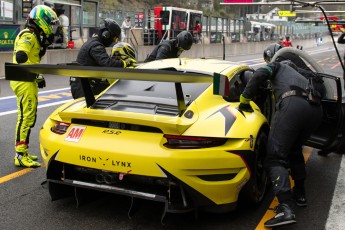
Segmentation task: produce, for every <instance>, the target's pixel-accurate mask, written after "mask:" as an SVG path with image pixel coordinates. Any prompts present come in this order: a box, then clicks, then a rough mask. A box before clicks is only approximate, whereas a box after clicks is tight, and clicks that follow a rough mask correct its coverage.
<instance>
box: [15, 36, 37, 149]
mask: <svg viewBox="0 0 345 230" xmlns="http://www.w3.org/2000/svg"><path fill="white" fill-rule="evenodd" d="M18 51H23V52H25V53H26V55H27V57H28V58H27V61H26V62H24V63H22V64H39V63H40V61H41V57H40V51H41V45H40V42H39V40H38V39H37V37H36V35H35V33H34V32H33V31H32V30H30V29H24V30H22V31H21V32H20V33H19V34H18V36H17V37H16V40H15V43H14V52H13V63H18V62H17V59H16V53H17V52H18ZM10 86H11V88H12V90H13V92H14V93H15V95H16V97H17V107H18V119H17V125H16V133H15V135H16V136H15V150H16V152H17V153H22V154H25V153H27V152H28V146H29V136H30V131H31V128H32V127H34V125H35V122H36V113H37V97H38V86H37V83H36V82H35V81H34V82H24V81H11V82H10Z"/></svg>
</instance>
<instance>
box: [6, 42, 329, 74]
mask: <svg viewBox="0 0 345 230" xmlns="http://www.w3.org/2000/svg"><path fill="white" fill-rule="evenodd" d="M330 41H331V37H330V36H326V37H323V42H324V43H326V42H330ZM271 43H273V42H272V41H265V42H246V43H242V42H241V43H229V44H226V45H225V55H226V56H234V55H245V54H256V53H262V52H263V50H264V49H265V48H266V47H267V46H268V45H269V44H271ZM293 44H294V45H295V46H297V45H299V46H303V47H304V48H308V47H313V46H316V42H315V39H310V40H295V41H293ZM153 49H154V46H139V47H138V55H137V61H138V62H142V61H144V59H145V58H146V57H147V55H148V54H150V53H151V51H152V50H153ZM78 51H79V49H49V50H47V53H46V55H45V56H44V57H43V59H42V61H41V64H57V63H70V62H73V61H75V60H76V58H77V54H78ZM107 51H108V52H109V54H110V52H111V48H107ZM181 57H191V58H201V57H205V58H222V57H223V45H222V44H208V45H203V44H194V45H193V46H192V48H191V49H190V50H189V51H185V52H183V53H182V55H181ZM5 62H12V52H0V77H4V76H5V70H4V63H5Z"/></svg>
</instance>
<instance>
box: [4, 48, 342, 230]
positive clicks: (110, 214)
mask: <svg viewBox="0 0 345 230" xmlns="http://www.w3.org/2000/svg"><path fill="white" fill-rule="evenodd" d="M325 47H326V46H324V47H322V48H325ZM319 49H320V48H319ZM330 49H331V48H330ZM333 54H334V53H332V55H333ZM320 55H321V54H320ZM322 55H325V56H322ZM322 55H321V56H318V58H320V60H324V59H326V58H330V59H332V58H331V57H332V56H331V55H330V53H326V54H322ZM240 58H244V59H247V60H249V59H253V58H252V57H249V56H248V57H240ZM256 58H257V59H258V60H259V59H260V58H261V54H259V55H257V56H256ZM237 60H238V59H237ZM323 64H325V65H326V64H327V65H326V67H327V68H331V66H334V65H335V64H334V62H333V61H329V62H327V63H325V62H324V63H323ZM324 68H325V66H324ZM334 71H339V72H340V73H342V72H341V71H340V70H337V69H335V70H334ZM337 75H338V76H339V74H337ZM0 84H1V85H0V87H1V96H2V97H3V96H11V95H13V93H12V92H11V89H10V88H9V86H8V82H6V81H2V80H1V81H0ZM64 87H68V81H67V80H66V78H64V79H60V78H57V79H55V78H54V79H53V78H51V79H48V78H47V88H45V89H44V90H46V89H48V90H52V89H57V88H64ZM0 103H1V101H0ZM56 107H57V106H51V107H43V108H41V109H39V110H38V120H37V123H36V126H35V127H34V128H33V130H32V133H31V141H30V152H31V153H35V154H37V155H39V149H38V132H39V128H40V126H41V125H42V123H43V122H44V120H45V119H46V118H47V117H48V116H49V114H50V113H51V112H53V110H54V109H55V108H56ZM15 122H16V114H8V115H4V116H1V117H0V156H1V160H0V178H4V176H6V175H9V174H12V173H15V172H20V171H21V170H23V168H17V167H15V166H14V165H13V156H14V152H13V137H14V127H15ZM341 158H342V155H338V154H330V155H329V156H328V157H320V156H319V155H317V153H316V150H314V151H313V152H312V154H311V156H310V158H309V159H308V161H307V174H308V179H307V181H306V187H307V195H308V201H309V205H308V207H307V208H297V209H296V215H297V221H298V223H297V224H295V225H291V226H287V227H283V228H281V229H316V230H317V229H325V228H326V226H327V228H326V229H344V228H345V227H344V226H345V225H343V226H340V225H339V224H338V225H337V226H331V225H330V222H328V223H327V218H328V217H329V210H330V207H331V205H332V199H333V197H334V196H333V194H334V191H335V188H336V183H337V176H338V172H339V170H340V162H341ZM0 180H1V179H0ZM44 180H45V169H44V167H41V168H37V169H34V170H32V171H30V172H28V173H26V174H24V175H22V176H19V177H16V178H14V179H11V180H8V181H5V182H2V183H0V229H255V228H256V227H257V225H258V223H259V222H260V220H261V218H262V217H263V215H264V214H265V212H266V210H267V208H268V207H269V205H270V203H271V201H272V198H273V194H272V191H270V192H269V193H268V194H267V196H266V197H265V200H264V201H263V203H262V204H260V205H259V206H257V207H252V206H248V205H246V204H240V205H239V207H238V209H237V210H236V211H235V212H232V213H227V214H209V213H199V217H198V219H195V218H194V215H193V214H192V213H187V214H169V213H168V214H167V215H166V218H165V219H164V225H162V223H161V222H160V218H161V214H162V210H163V205H162V204H160V203H156V202H152V201H150V202H149V201H141V202H139V205H138V206H139V207H138V209H137V211H136V212H135V213H134V216H133V217H132V219H129V218H128V216H127V211H128V210H129V207H130V199H129V198H128V197H123V196H118V195H110V194H101V195H98V196H97V199H95V200H91V201H90V202H87V203H85V204H83V205H81V206H80V207H78V208H77V207H76V203H75V201H74V199H73V198H67V199H62V200H58V201H54V202H51V200H50V196H49V194H48V190H47V188H46V186H45V185H43V186H42V185H41V183H42V182H43V181H44ZM337 192H338V193H340V194H341V193H342V192H344V188H338V191H337ZM338 202H339V203H338V205H339V206H340V205H344V200H340V201H338ZM332 207H334V206H332ZM331 211H335V210H334V208H333V209H332V210H331ZM341 211H343V210H341ZM332 216H334V217H335V216H340V218H341V217H342V218H343V217H344V216H345V213H343V212H335V213H332ZM330 221H332V220H330ZM333 221H335V220H333Z"/></svg>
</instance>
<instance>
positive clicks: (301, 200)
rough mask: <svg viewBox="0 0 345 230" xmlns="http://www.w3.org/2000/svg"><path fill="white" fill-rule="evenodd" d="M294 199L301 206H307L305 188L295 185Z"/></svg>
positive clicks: (293, 190)
mask: <svg viewBox="0 0 345 230" xmlns="http://www.w3.org/2000/svg"><path fill="white" fill-rule="evenodd" d="M292 199H293V200H294V201H295V203H296V205H297V206H299V207H307V198H306V197H305V190H304V189H299V188H296V187H294V188H293V189H292Z"/></svg>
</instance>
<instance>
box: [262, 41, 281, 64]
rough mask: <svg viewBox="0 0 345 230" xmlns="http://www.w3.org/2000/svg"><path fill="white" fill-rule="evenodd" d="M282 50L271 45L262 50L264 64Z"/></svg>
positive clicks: (276, 45) (277, 45) (277, 46)
mask: <svg viewBox="0 0 345 230" xmlns="http://www.w3.org/2000/svg"><path fill="white" fill-rule="evenodd" d="M281 48H282V46H281V45H279V44H276V43H275V44H271V45H269V46H268V47H267V48H266V49H265V50H264V60H265V62H267V63H268V62H270V61H271V59H272V58H273V56H274V54H275V53H276V52H277V51H278V50H280V49H281Z"/></svg>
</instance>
